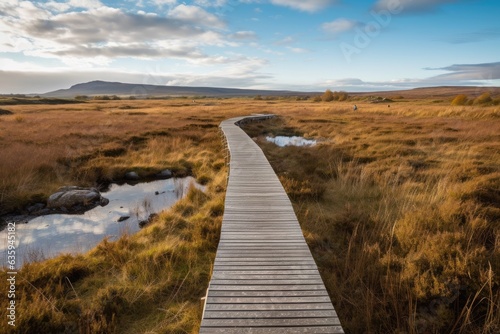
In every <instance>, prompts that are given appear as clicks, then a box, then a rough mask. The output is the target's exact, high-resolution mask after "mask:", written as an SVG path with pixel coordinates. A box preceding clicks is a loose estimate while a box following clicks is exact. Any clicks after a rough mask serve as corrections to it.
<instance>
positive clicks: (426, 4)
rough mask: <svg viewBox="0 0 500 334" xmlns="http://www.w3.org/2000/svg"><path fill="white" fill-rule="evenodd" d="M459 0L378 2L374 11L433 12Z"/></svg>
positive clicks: (391, 0)
mask: <svg viewBox="0 0 500 334" xmlns="http://www.w3.org/2000/svg"><path fill="white" fill-rule="evenodd" d="M458 1H460V0H418V1H415V0H378V1H377V2H376V3H375V6H374V9H375V10H389V11H391V12H393V13H400V12H404V13H418V12H429V11H433V10H435V9H436V8H437V7H438V6H440V5H443V4H447V3H454V2H458Z"/></svg>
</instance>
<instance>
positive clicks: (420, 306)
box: [0, 99, 500, 333]
mask: <svg viewBox="0 0 500 334" xmlns="http://www.w3.org/2000/svg"><path fill="white" fill-rule="evenodd" d="M356 104H357V105H358V108H359V109H358V111H357V112H353V111H352V110H351V107H352V102H351V103H349V102H332V103H321V102H320V103H314V102H311V101H295V99H275V100H253V99H228V100H226V99H213V100H210V99H206V100H200V101H198V102H197V103H190V102H189V100H185V99H179V100H144V101H142V100H134V101H90V102H87V103H81V104H72V105H14V106H8V109H9V110H11V111H12V112H13V115H2V116H0V154H1V157H2V159H0V180H1V183H0V205H1V207H2V210H0V211H3V212H4V211H10V210H13V209H16V208H18V209H20V208H22V207H24V206H25V205H26V204H27V203H30V202H33V201H41V200H44V198H45V197H46V196H47V195H48V194H49V193H50V192H51V191H53V190H55V189H56V188H58V187H59V186H62V185H69V184H76V185H97V186H98V185H100V184H103V183H106V182H110V181H112V180H117V179H120V178H122V177H123V174H124V173H125V172H126V171H130V170H135V171H137V172H138V173H139V174H140V175H141V176H145V177H147V176H148V175H152V174H155V173H156V172H158V171H160V170H162V169H165V168H171V169H173V170H174V171H175V172H176V173H177V174H178V175H187V174H191V175H194V176H195V177H196V178H197V179H198V180H199V181H201V182H203V183H205V184H206V185H207V192H206V193H201V192H199V191H197V190H195V189H191V190H190V192H189V193H188V195H187V197H186V198H185V199H184V200H182V201H180V202H179V203H178V204H177V205H175V206H174V207H173V208H172V209H170V210H168V211H167V212H164V213H162V214H160V216H159V217H158V219H156V220H155V222H153V223H152V224H151V225H149V226H147V227H146V228H144V229H143V230H141V231H140V232H138V233H137V234H135V235H125V236H123V237H122V238H120V239H119V240H118V241H116V242H111V241H108V240H104V241H103V242H101V243H100V244H99V245H98V246H97V247H96V248H94V249H93V250H91V251H90V252H88V253H86V254H82V255H75V256H69V255H63V256H60V257H58V258H54V259H50V260H47V261H43V262H34V263H30V264H27V265H25V266H24V267H23V268H22V269H21V270H19V274H18V286H17V289H18V296H19V299H18V309H17V311H18V314H17V315H18V322H17V325H18V326H17V329H16V331H17V332H18V333H28V332H31V333H35V332H40V333H45V332H46V333H48V332H80V333H113V332H115V333H195V332H197V330H198V328H199V323H200V319H201V303H200V298H201V297H202V296H203V295H204V293H205V290H206V288H207V286H208V282H209V277H210V271H211V263H213V259H214V256H215V251H216V247H217V242H218V237H219V231H220V224H221V220H222V214H223V210H224V204H223V203H224V200H223V197H224V190H225V182H226V172H227V170H226V168H225V164H224V161H225V154H224V150H223V146H222V141H221V140H220V136H219V133H218V129H217V125H218V124H219V122H220V121H222V120H223V119H225V118H229V117H232V116H236V115H246V114H252V113H264V112H271V113H276V114H279V115H281V116H283V117H282V118H281V119H279V120H275V121H266V122H262V123H256V124H253V125H252V128H249V129H248V131H249V132H250V133H251V135H252V136H253V137H258V136H259V135H261V134H265V133H267V132H271V133H274V134H304V135H306V136H313V137H318V138H321V139H322V140H323V143H322V144H321V145H318V146H317V147H314V148H293V147H291V148H284V149H278V148H276V147H274V146H273V145H272V144H266V143H263V142H260V143H261V145H262V147H263V148H264V150H265V151H266V154H267V155H268V157H269V159H270V161H271V163H272V164H273V167H274V168H275V170H276V171H277V173H278V175H279V176H280V179H281V180H282V182H283V183H284V185H285V188H286V189H287V191H289V194H290V196H291V198H292V199H293V203H294V206H295V209H296V212H297V214H298V217H299V220H300V222H301V224H302V227H303V230H304V234H305V236H306V240H307V241H308V243H309V245H310V247H311V250H312V252H313V255H314V257H315V259H316V261H317V264H318V267H319V269H320V272H321V274H322V277H323V279H324V281H325V283H326V286H327V289H328V290H329V293H330V295H331V297H332V300H333V302H334V304H335V307H336V309H337V311H338V313H339V316H340V319H341V321H342V323H343V324H344V326H345V328H346V330H347V331H348V332H351V333H369V332H372V333H380V332H398V331H399V332H406V333H417V332H420V333H421V332H430V333H432V332H452V331H453V332H457V333H493V332H495V331H496V330H498V328H499V319H500V315H499V307H498V304H499V301H500V300H499V290H498V284H499V282H498V271H499V266H500V260H499V252H498V251H499V240H500V239H499V238H498V226H497V224H496V223H497V222H498V219H499V210H500V208H498V203H499V200H498V189H499V178H500V177H499V175H500V171H499V167H498V166H499V164H498V162H499V144H498V143H499V142H500V141H499V137H498V136H499V135H498V134H499V133H500V131H499V130H500V128H499V127H500V126H499V122H498V116H499V115H500V110H499V109H498V107H495V106H492V107H479V106H464V107H451V106H450V105H449V104H450V101H443V102H440V103H430V102H429V101H420V100H417V101H412V102H398V103H391V106H390V107H388V106H387V105H374V104H369V103H365V102H363V101H356ZM19 119H22V121H18V120H19ZM4 276H5V271H2V275H1V277H0V290H2V291H6V289H7V288H6V284H7V283H6V280H5V279H4V278H3V277H4ZM5 312H6V310H5V308H2V309H1V310H0V317H2V318H5ZM2 328H3V327H2Z"/></svg>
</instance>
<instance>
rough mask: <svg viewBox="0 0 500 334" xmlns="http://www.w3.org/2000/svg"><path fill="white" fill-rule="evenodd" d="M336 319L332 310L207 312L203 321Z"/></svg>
mask: <svg viewBox="0 0 500 334" xmlns="http://www.w3.org/2000/svg"><path fill="white" fill-rule="evenodd" d="M326 317H337V314H336V313H335V311H332V310H313V311H308V310H295V311H207V312H205V319H221V318H222V319H246V318H250V319H252V318H254V319H255V318H261V319H267V318H297V319H298V318H326Z"/></svg>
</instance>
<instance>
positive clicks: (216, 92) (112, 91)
mask: <svg viewBox="0 0 500 334" xmlns="http://www.w3.org/2000/svg"><path fill="white" fill-rule="evenodd" d="M304 94H314V93H304V92H292V91H286V90H256V89H236V88H214V87H183V86H157V85H143V84H129V83H121V82H107V81H91V82H87V83H81V84H77V85H74V86H71V87H70V88H69V89H59V90H56V91H53V92H48V93H45V94H42V95H41V96H43V97H57V98H73V97H75V96H78V95H87V96H95V95H119V96H120V95H121V96H211V97H232V96H256V95H262V96H269V95H277V96H283V95H304Z"/></svg>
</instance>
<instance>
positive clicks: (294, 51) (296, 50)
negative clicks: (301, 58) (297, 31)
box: [287, 46, 310, 53]
mask: <svg viewBox="0 0 500 334" xmlns="http://www.w3.org/2000/svg"><path fill="white" fill-rule="evenodd" d="M287 49H288V50H290V51H292V52H293V53H309V52H310V51H309V50H307V49H304V48H293V47H290V46H289V47H287Z"/></svg>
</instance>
